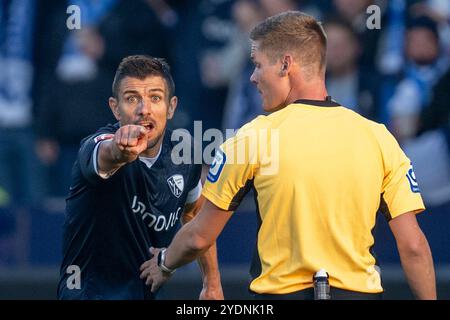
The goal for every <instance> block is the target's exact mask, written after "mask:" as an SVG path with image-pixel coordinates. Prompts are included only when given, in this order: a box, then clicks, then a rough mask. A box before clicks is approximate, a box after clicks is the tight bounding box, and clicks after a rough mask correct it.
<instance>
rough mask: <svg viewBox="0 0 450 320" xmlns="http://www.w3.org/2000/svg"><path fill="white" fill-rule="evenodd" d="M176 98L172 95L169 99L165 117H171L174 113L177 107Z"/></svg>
mask: <svg viewBox="0 0 450 320" xmlns="http://www.w3.org/2000/svg"><path fill="white" fill-rule="evenodd" d="M177 104H178V98H177V97H176V96H173V97H172V98H170V101H169V109H168V110H167V119H169V120H170V119H172V118H173V115H174V114H175V110H176V109H177Z"/></svg>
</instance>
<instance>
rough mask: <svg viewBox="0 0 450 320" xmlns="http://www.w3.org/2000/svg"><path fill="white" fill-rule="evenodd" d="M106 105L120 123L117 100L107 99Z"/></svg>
mask: <svg viewBox="0 0 450 320" xmlns="http://www.w3.org/2000/svg"><path fill="white" fill-rule="evenodd" d="M108 104H109V107H110V108H111V111H112V113H113V114H114V117H115V118H116V120H117V121H120V112H119V103H118V102H117V99H116V98H113V97H109V99H108Z"/></svg>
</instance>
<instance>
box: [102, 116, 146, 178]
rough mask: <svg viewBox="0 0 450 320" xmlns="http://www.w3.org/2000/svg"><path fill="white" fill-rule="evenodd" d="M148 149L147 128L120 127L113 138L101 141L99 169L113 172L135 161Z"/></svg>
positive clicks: (106, 172) (136, 126)
mask: <svg viewBox="0 0 450 320" xmlns="http://www.w3.org/2000/svg"><path fill="white" fill-rule="evenodd" d="M146 149H147V129H146V128H145V127H143V126H139V125H126V126H123V127H120V128H119V129H118V130H117V131H116V133H115V134H114V137H113V139H111V140H106V141H103V142H101V144H100V146H99V150H98V158H97V161H98V162H97V163H98V170H99V172H101V173H105V174H108V173H111V172H114V171H116V170H117V169H119V168H120V167H121V166H123V165H125V164H127V163H129V162H133V161H134V160H136V159H137V157H138V156H139V154H141V153H142V152H143V151H145V150H146Z"/></svg>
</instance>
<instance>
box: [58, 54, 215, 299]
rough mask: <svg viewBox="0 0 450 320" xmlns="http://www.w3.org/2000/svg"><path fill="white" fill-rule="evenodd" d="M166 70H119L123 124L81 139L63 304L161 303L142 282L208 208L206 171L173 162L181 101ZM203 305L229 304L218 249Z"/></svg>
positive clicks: (116, 105) (145, 63)
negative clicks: (149, 266)
mask: <svg viewBox="0 0 450 320" xmlns="http://www.w3.org/2000/svg"><path fill="white" fill-rule="evenodd" d="M174 89H175V86H174V82H173V79H172V76H171V74H170V70H169V66H168V64H167V63H166V62H165V61H164V60H162V59H158V58H153V57H148V56H130V57H127V58H125V59H123V60H122V62H121V63H120V65H119V67H118V69H117V72H116V75H115V78H114V82H113V86H112V91H113V97H111V98H110V99H109V106H110V108H111V110H112V112H113V114H114V116H115V117H116V119H117V120H118V123H116V124H114V125H108V126H106V127H104V128H101V129H99V130H98V131H97V132H96V133H95V134H93V135H91V136H89V137H87V138H85V139H84V140H83V141H82V142H81V147H80V150H79V153H78V158H77V160H76V162H75V165H74V167H73V171H72V183H71V187H70V193H69V196H68V198H67V206H66V221H65V224H64V236H63V238H64V239H63V253H64V257H63V262H62V265H61V270H60V281H59V286H58V297H59V298H60V299H155V298H157V293H156V294H153V293H151V291H150V288H148V287H146V285H145V283H144V281H143V280H141V279H140V278H139V274H140V271H139V267H140V265H141V264H142V263H143V262H144V261H146V260H148V259H150V258H151V253H150V252H149V248H150V247H166V246H168V245H169V243H170V242H171V240H172V238H173V237H174V235H175V233H176V231H177V229H178V226H179V222H180V221H181V222H183V223H185V222H187V221H189V220H190V219H191V218H192V217H193V216H194V215H195V214H196V212H197V211H198V210H199V208H200V206H201V203H200V202H201V200H200V194H201V189H202V185H201V181H200V174H201V165H199V164H197V165H196V164H180V165H175V164H174V162H173V161H172V159H171V151H172V148H173V143H172V142H171V140H170V136H171V132H170V131H169V130H168V129H166V124H167V121H168V120H169V119H171V118H172V117H173V115H174V112H175V109H176V106H177V97H176V96H175V95H174ZM199 263H200V268H201V270H202V273H203V290H202V291H201V293H200V299H223V292H222V287H221V283H220V274H219V270H218V264H217V255H216V249H215V247H213V248H212V249H211V250H209V251H208V252H206V254H205V255H203V256H202V257H201V258H200V259H199Z"/></svg>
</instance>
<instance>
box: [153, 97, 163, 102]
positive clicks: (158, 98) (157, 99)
mask: <svg viewBox="0 0 450 320" xmlns="http://www.w3.org/2000/svg"><path fill="white" fill-rule="evenodd" d="M161 99H162V98H161V97H160V96H152V102H160V101H161Z"/></svg>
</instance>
